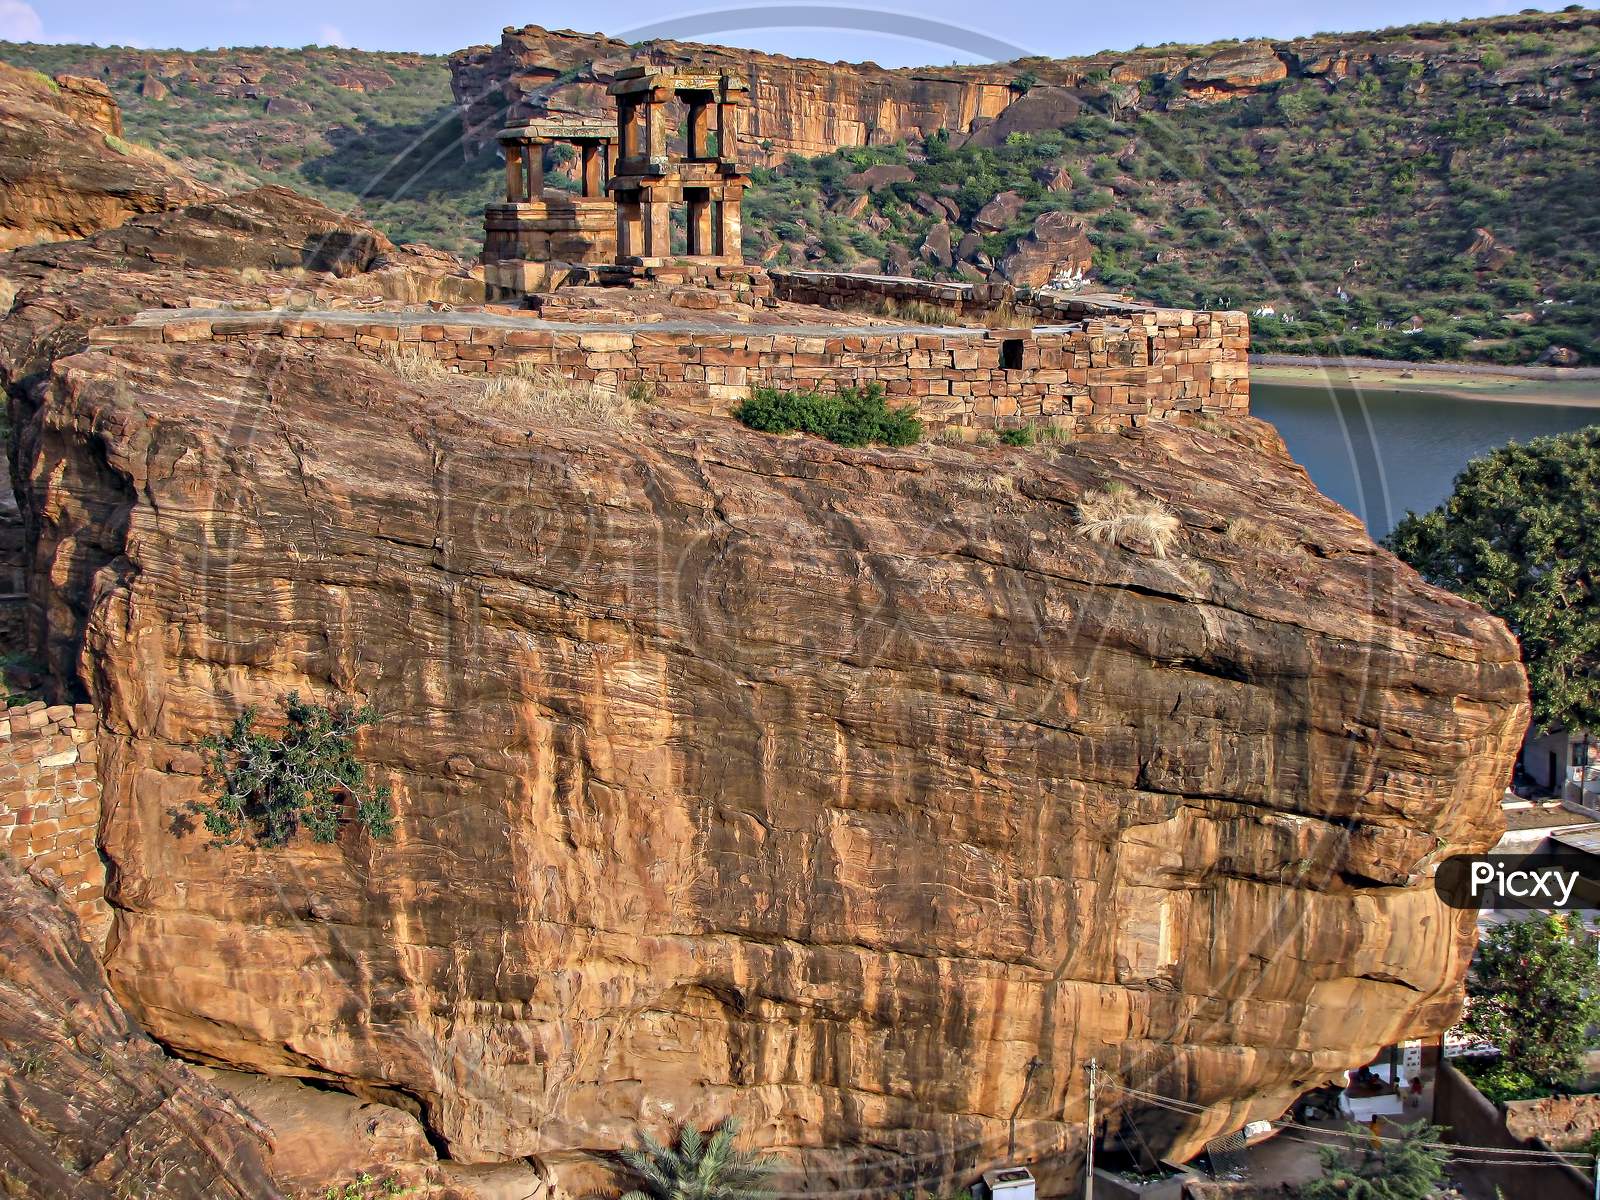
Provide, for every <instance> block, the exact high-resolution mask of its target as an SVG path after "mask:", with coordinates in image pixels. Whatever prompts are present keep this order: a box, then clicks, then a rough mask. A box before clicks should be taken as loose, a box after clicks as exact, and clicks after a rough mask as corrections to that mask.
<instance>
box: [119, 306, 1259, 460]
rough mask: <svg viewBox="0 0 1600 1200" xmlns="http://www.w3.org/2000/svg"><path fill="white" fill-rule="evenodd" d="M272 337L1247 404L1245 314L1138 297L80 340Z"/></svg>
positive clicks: (447, 361)
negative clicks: (938, 316)
mask: <svg viewBox="0 0 1600 1200" xmlns="http://www.w3.org/2000/svg"><path fill="white" fill-rule="evenodd" d="M247 337H269V338H270V337H281V338H286V339H293V340H315V341H332V342H338V343H342V344H344V345H345V346H347V347H348V348H350V349H353V350H356V351H358V352H361V353H365V354H368V355H371V356H373V357H375V358H379V359H381V358H382V357H383V356H385V355H388V354H392V353H394V352H396V351H397V350H399V351H404V352H406V353H414V354H418V355H423V356H427V357H430V358H435V359H438V360H439V361H440V362H441V363H443V364H444V365H445V366H446V367H447V368H448V369H449V370H451V371H455V372H459V373H461V374H483V373H487V372H492V371H504V370H510V369H526V368H548V369H551V370H553V371H556V372H558V373H559V374H561V375H563V376H565V377H567V378H571V379H583V380H591V381H593V382H594V383H596V384H598V385H599V386H601V387H606V388H612V389H616V390H623V389H626V388H628V387H629V385H631V384H636V383H637V384H642V385H647V386H648V387H649V388H650V390H651V391H652V392H653V393H654V395H655V397H656V399H657V400H658V401H659V402H662V403H667V404H671V405H674V406H676V407H680V408H685V409H689V410H692V411H696V412H705V413H727V412H728V411H730V410H731V409H732V408H733V407H734V406H735V405H737V404H738V403H739V402H740V401H742V400H744V399H745V398H746V397H747V396H748V395H749V394H750V389H751V388H752V387H758V386H771V387H778V388H784V389H803V388H815V389H819V390H822V391H836V390H839V389H841V388H845V387H857V386H860V385H862V384H866V383H877V384H879V385H881V386H882V387H883V389H884V391H885V392H886V393H887V394H888V396H889V398H890V399H891V401H893V402H895V403H897V404H903V405H905V404H908V405H910V406H911V407H912V408H913V409H914V410H915V411H916V412H917V413H918V415H920V416H921V417H922V418H923V420H924V421H925V422H927V423H928V424H929V425H930V426H932V427H934V428H937V427H940V426H945V425H954V426H957V427H963V428H973V429H979V430H983V429H1003V428H1007V427H1009V426H1012V425H1016V424H1020V423H1023V422H1027V421H1045V422H1048V423H1051V424H1054V425H1057V426H1059V427H1061V428H1064V429H1069V430H1073V431H1084V430H1094V429H1109V428H1117V427H1127V426H1136V425H1140V424H1143V423H1144V422H1146V421H1148V420H1151V419H1160V418H1164V417H1171V416H1174V415H1176V414H1179V413H1215V414H1220V415H1243V414H1245V413H1248V411H1249V405H1250V382H1249V365H1248V362H1247V354H1248V349H1249V327H1248V324H1247V322H1246V318H1245V316H1244V314H1242V313H1234V312H1223V313H1213V312H1193V311H1189V310H1186V309H1152V308H1147V309H1139V310H1134V311H1133V312H1131V313H1130V315H1127V316H1120V317H1104V318H1095V319H1090V320H1084V321H1080V322H1077V323H1075V324H1072V325H1063V326H1052V327H1040V328H1034V329H1009V330H1006V329H982V328H968V329H958V328H932V327H921V328H904V327H902V328H878V329H871V328H863V327H847V326H831V325H830V326H820V325H808V326H771V325H769V326H751V327H748V328H730V327H727V326H711V325H704V326H702V325H694V324H689V323H663V324H662V325H649V324H636V325H621V324H617V325H587V326H586V325H580V324H576V323H571V324H568V323H551V322H543V321H538V320H534V319H531V318H518V317H514V316H502V315H498V314H491V313H481V312H479V313H471V312H455V313H429V312H414V311H413V312H393V313H382V314H376V313H375V314H371V315H365V314H355V313H349V312H323V313H313V312H304V313H294V314H290V313H272V312H266V313H232V314H221V313H185V312H183V311H174V312H167V311H155V312H148V313H144V314H141V315H140V317H139V318H138V319H137V320H136V321H135V322H134V323H133V324H131V325H123V326H112V327H107V328H104V329H100V330H96V331H95V332H94V334H93V335H92V336H91V340H92V341H93V342H96V343H99V344H109V343H113V342H127V341H168V342H182V341H193V340H200V339H214V340H229V339H236V338H247Z"/></svg>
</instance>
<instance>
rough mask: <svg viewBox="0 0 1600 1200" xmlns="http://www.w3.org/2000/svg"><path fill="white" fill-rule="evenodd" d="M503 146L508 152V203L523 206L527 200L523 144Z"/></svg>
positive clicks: (511, 143)
mask: <svg viewBox="0 0 1600 1200" xmlns="http://www.w3.org/2000/svg"><path fill="white" fill-rule="evenodd" d="M502 145H504V146H505V150H506V203H507V204H521V203H522V202H523V201H524V200H525V199H526V196H525V195H524V193H523V186H524V183H523V178H522V144H521V143H520V142H504V143H502Z"/></svg>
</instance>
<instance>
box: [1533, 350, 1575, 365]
mask: <svg viewBox="0 0 1600 1200" xmlns="http://www.w3.org/2000/svg"><path fill="white" fill-rule="evenodd" d="M1537 361H1538V362H1540V363H1542V364H1544V365H1545V366H1547V367H1576V366H1578V365H1580V364H1581V363H1582V362H1583V356H1582V355H1580V354H1579V353H1578V352H1577V351H1576V350H1574V349H1573V348H1572V347H1571V346H1546V347H1545V349H1544V353H1543V354H1541V355H1539V358H1538V360H1537Z"/></svg>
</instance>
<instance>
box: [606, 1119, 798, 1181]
mask: <svg viewBox="0 0 1600 1200" xmlns="http://www.w3.org/2000/svg"><path fill="white" fill-rule="evenodd" d="M738 1135H739V1122H738V1121H737V1120H735V1119H734V1118H733V1117H728V1118H727V1119H726V1120H724V1121H723V1122H722V1123H721V1124H720V1125H717V1126H715V1127H714V1128H713V1129H711V1130H710V1131H708V1132H707V1133H704V1134H702V1133H701V1132H700V1131H699V1130H698V1129H696V1128H694V1127H693V1126H692V1125H685V1126H684V1127H683V1128H682V1129H681V1130H679V1131H678V1141H677V1145H675V1146H668V1145H664V1144H662V1143H661V1142H658V1141H657V1140H656V1139H655V1138H653V1137H651V1136H650V1135H649V1134H648V1133H641V1134H640V1135H639V1147H638V1149H635V1150H624V1151H623V1152H622V1161H623V1162H625V1163H627V1164H628V1167H629V1169H631V1170H632V1171H633V1173H634V1174H635V1175H636V1176H638V1179H639V1188H638V1189H636V1190H634V1191H631V1192H628V1193H626V1194H625V1195H624V1196H623V1197H622V1200H761V1198H763V1197H766V1196H769V1195H770V1194H771V1193H770V1192H768V1191H767V1188H766V1183H767V1179H768V1177H769V1176H770V1175H771V1174H772V1172H773V1170H774V1168H775V1167H776V1166H777V1164H776V1162H775V1161H774V1160H773V1159H771V1158H768V1157H765V1156H764V1155H759V1154H756V1153H754V1152H752V1151H749V1150H740V1149H739V1148H738V1147H736V1146H735V1145H734V1144H733V1143H734V1139H735V1138H736V1137H738Z"/></svg>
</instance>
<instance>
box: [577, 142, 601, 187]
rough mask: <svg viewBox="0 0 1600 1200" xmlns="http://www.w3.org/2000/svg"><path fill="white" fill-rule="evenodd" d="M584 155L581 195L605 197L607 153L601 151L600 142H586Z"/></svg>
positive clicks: (583, 147) (583, 150)
mask: <svg viewBox="0 0 1600 1200" xmlns="http://www.w3.org/2000/svg"><path fill="white" fill-rule="evenodd" d="M582 154H583V173H582V176H581V179H582V187H581V188H580V193H581V194H582V195H584V196H590V197H592V196H603V195H604V194H605V186H606V181H605V151H604V150H602V149H601V147H600V143H598V142H584V143H583V145H582Z"/></svg>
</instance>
